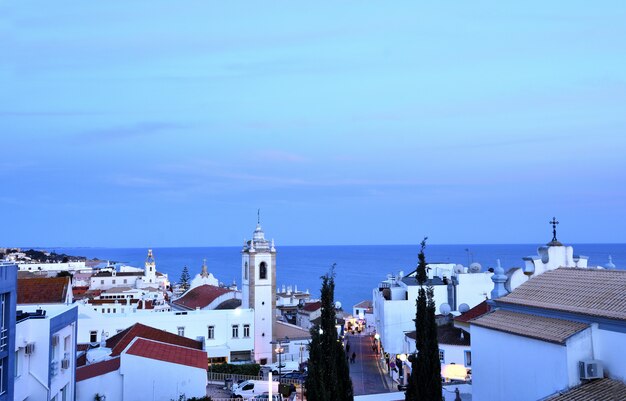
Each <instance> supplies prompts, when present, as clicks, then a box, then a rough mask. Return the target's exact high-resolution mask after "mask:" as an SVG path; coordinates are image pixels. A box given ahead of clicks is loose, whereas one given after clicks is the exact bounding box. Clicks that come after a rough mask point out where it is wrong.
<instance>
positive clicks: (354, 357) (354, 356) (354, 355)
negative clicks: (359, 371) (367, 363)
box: [352, 352, 356, 363]
mask: <svg viewBox="0 0 626 401" xmlns="http://www.w3.org/2000/svg"><path fill="white" fill-rule="evenodd" d="M355 360H356V353H355V352H353V353H352V363H354V361H355Z"/></svg>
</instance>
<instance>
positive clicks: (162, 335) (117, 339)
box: [106, 323, 202, 356]
mask: <svg viewBox="0 0 626 401" xmlns="http://www.w3.org/2000/svg"><path fill="white" fill-rule="evenodd" d="M136 337H142V338H147V339H150V340H155V341H160V342H163V343H168V344H173V345H179V346H182V347H187V348H193V349H198V350H201V349H202V342H200V341H196V340H192V339H191V338H186V337H182V336H179V335H177V334H173V333H168V332H167V331H164V330H159V329H155V328H154V327H150V326H145V325H143V324H141V323H135V324H134V325H132V326H130V327H129V328H127V329H126V330H122V331H120V332H119V333H117V334H116V335H114V336H112V337H111V338H109V339H107V341H106V346H107V347H108V348H111V356H117V355H119V354H120V353H122V351H123V350H124V349H125V348H126V347H127V346H128V344H130V343H131V341H132V340H133V339H134V338H136Z"/></svg>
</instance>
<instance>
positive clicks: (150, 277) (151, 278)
mask: <svg viewBox="0 0 626 401" xmlns="http://www.w3.org/2000/svg"><path fill="white" fill-rule="evenodd" d="M143 283H144V285H146V284H155V283H156V265H155V263H154V257H153V256H152V249H148V257H147V258H146V263H145V267H144V271H143Z"/></svg>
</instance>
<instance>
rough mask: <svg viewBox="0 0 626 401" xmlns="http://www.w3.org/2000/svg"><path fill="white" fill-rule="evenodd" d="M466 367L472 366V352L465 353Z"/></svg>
mask: <svg viewBox="0 0 626 401" xmlns="http://www.w3.org/2000/svg"><path fill="white" fill-rule="evenodd" d="M465 366H472V351H465Z"/></svg>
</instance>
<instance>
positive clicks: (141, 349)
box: [125, 338, 207, 370]
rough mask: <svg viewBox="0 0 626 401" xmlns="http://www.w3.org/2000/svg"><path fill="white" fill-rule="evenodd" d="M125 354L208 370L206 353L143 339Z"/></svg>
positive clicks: (137, 341) (134, 343)
mask: <svg viewBox="0 0 626 401" xmlns="http://www.w3.org/2000/svg"><path fill="white" fill-rule="evenodd" d="M125 353H126V354H130V355H136V356H141V357H144V358H151V359H157V360H159V361H165V362H170V363H177V364H179V365H186V366H191V367H194V368H200V369H205V370H206V368H207V354H206V352H205V351H200V350H196V349H191V348H185V347H179V346H176V345H170V344H165V343H161V342H157V341H152V340H146V339H143V338H138V339H137V340H135V342H133V343H132V345H131V346H130V347H129V348H128V350H126V352H125Z"/></svg>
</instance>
